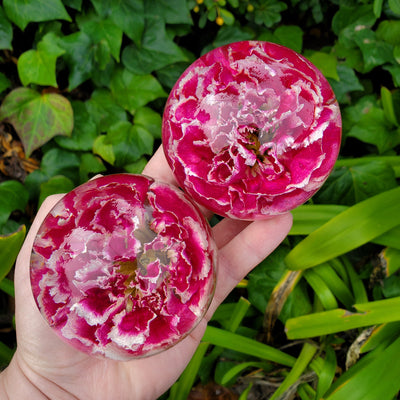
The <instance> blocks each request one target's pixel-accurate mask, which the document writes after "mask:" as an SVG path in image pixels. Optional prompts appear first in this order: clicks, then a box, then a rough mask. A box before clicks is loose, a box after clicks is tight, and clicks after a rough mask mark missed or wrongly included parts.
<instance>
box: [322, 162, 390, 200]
mask: <svg viewBox="0 0 400 400" xmlns="http://www.w3.org/2000/svg"><path fill="white" fill-rule="evenodd" d="M396 186H397V181H396V176H395V174H394V171H393V168H392V167H391V166H390V165H388V164H386V163H385V162H380V161H371V162H370V163H366V164H361V165H354V166H351V167H341V168H335V169H334V170H333V172H332V173H331V175H330V176H329V178H328V180H327V181H326V184H325V185H324V186H323V187H322V188H321V190H320V191H319V192H318V193H317V194H316V196H315V201H316V202H318V203H324V204H329V203H333V204H344V205H352V204H355V203H359V202H360V201H362V200H365V199H367V198H369V197H372V196H375V195H376V194H379V193H381V192H384V191H386V190H390V189H393V188H395V187H396Z"/></svg>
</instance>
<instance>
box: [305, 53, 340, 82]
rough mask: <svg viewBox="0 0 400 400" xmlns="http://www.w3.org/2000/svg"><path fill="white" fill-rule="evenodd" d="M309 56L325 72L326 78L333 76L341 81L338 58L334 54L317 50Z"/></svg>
mask: <svg viewBox="0 0 400 400" xmlns="http://www.w3.org/2000/svg"><path fill="white" fill-rule="evenodd" d="M307 58H308V59H309V60H310V61H311V62H312V63H313V64H314V65H315V66H316V67H317V68H318V69H319V70H320V71H321V72H322V73H323V75H324V76H325V77H326V78H332V79H335V80H336V81H339V80H340V78H339V75H338V72H337V58H336V56H335V55H334V54H328V53H323V52H322V51H315V52H314V53H312V54H310V55H309V56H307Z"/></svg>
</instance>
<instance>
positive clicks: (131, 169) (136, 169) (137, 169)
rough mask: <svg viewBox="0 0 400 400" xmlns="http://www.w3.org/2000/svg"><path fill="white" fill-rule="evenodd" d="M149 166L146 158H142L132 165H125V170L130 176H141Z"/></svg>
mask: <svg viewBox="0 0 400 400" xmlns="http://www.w3.org/2000/svg"><path fill="white" fill-rule="evenodd" d="M146 164H147V159H146V157H140V158H139V160H137V161H135V162H134V163H132V164H127V165H124V170H125V171H126V172H128V173H130V174H141V173H142V171H143V170H144V167H145V166H146Z"/></svg>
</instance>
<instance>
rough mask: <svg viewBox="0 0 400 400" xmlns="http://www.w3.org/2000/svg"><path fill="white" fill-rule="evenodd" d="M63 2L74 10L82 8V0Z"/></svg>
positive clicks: (64, 0)
mask: <svg viewBox="0 0 400 400" xmlns="http://www.w3.org/2000/svg"><path fill="white" fill-rule="evenodd" d="M63 3H64V5H66V6H67V7H71V8H73V9H74V10H77V11H81V10H82V0H63Z"/></svg>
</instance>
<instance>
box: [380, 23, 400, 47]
mask: <svg viewBox="0 0 400 400" xmlns="http://www.w3.org/2000/svg"><path fill="white" fill-rule="evenodd" d="M376 37H377V38H378V39H380V40H384V41H385V42H387V43H390V44H392V45H396V44H399V37H400V20H394V19H393V20H389V19H385V20H383V21H382V22H380V23H379V25H378V28H377V29H376Z"/></svg>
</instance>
